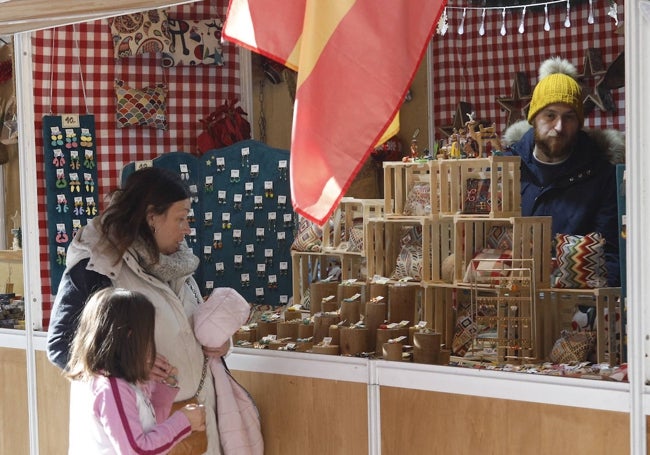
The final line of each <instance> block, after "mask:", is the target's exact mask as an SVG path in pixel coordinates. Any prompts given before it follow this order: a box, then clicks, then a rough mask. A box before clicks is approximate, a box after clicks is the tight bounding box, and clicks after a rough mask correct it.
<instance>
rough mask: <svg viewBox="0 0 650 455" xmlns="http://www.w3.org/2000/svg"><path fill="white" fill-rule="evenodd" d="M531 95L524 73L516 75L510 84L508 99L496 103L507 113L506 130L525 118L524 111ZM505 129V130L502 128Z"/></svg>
mask: <svg viewBox="0 0 650 455" xmlns="http://www.w3.org/2000/svg"><path fill="white" fill-rule="evenodd" d="M531 98H532V93H531V90H530V82H528V76H526V73H521V72H519V73H516V74H515V78H514V81H513V82H512V95H511V96H510V97H503V98H497V99H496V100H497V103H499V105H500V106H501V108H502V109H503V110H505V111H506V112H507V113H508V116H507V119H506V128H508V127H509V126H510V125H512V124H513V123H515V122H517V121H519V120H522V119H525V118H526V110H527V108H528V105H529V104H530V100H531ZM504 129H505V128H504Z"/></svg>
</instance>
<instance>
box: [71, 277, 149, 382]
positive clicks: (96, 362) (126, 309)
mask: <svg viewBox="0 0 650 455" xmlns="http://www.w3.org/2000/svg"><path fill="white" fill-rule="evenodd" d="M155 316H156V310H155V308H154V306H153V304H152V303H151V302H150V301H149V299H148V298H147V297H145V296H144V295H143V294H141V293H139V292H135V291H127V290H126V289H120V288H113V287H109V288H104V289H102V290H100V291H97V292H96V293H94V294H93V295H92V296H91V297H90V298H89V299H88V301H87V303H86V305H85V307H84V309H83V311H82V312H81V317H80V320H79V327H78V328H77V331H76V333H75V336H74V339H73V341H72V350H71V353H70V361H69V362H68V367H67V371H66V376H67V377H68V378H70V379H87V378H89V377H91V376H93V375H95V374H104V375H106V376H115V377H118V378H123V379H124V380H126V381H128V382H131V383H135V382H141V381H146V380H148V379H149V373H150V371H151V367H152V365H153V361H154V359H155V358H156V343H155V338H154V335H155Z"/></svg>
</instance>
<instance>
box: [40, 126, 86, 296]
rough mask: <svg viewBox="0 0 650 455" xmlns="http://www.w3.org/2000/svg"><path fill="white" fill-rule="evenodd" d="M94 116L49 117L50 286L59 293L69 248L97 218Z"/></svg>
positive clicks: (46, 135) (46, 136) (45, 130)
mask: <svg viewBox="0 0 650 455" xmlns="http://www.w3.org/2000/svg"><path fill="white" fill-rule="evenodd" d="M95 146H96V144H95V117H94V116H93V115H78V114H64V115H46V116H44V117H43V148H44V152H45V155H44V158H45V185H46V193H47V198H46V199H47V232H48V239H47V240H48V247H49V261H50V271H51V272H50V282H51V286H52V290H53V291H54V292H55V293H56V290H57V289H58V287H59V282H60V281H61V276H63V272H64V270H65V258H66V251H67V248H68V245H69V244H70V242H71V241H72V238H73V237H74V236H75V234H76V233H77V231H78V230H79V229H80V228H81V227H82V226H85V225H86V224H87V222H88V220H90V219H92V218H94V217H95V216H96V215H97V202H98V191H97V185H96V184H95V182H96V181H97V161H96V150H95Z"/></svg>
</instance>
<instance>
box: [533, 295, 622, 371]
mask: <svg viewBox="0 0 650 455" xmlns="http://www.w3.org/2000/svg"><path fill="white" fill-rule="evenodd" d="M541 295H542V299H543V304H544V305H546V307H547V308H548V310H546V311H545V312H544V316H545V320H544V331H545V345H544V350H545V354H546V357H548V354H549V353H550V352H551V349H552V348H553V344H554V343H555V340H557V339H558V338H560V334H561V332H562V330H567V331H569V332H571V331H573V327H572V325H571V322H572V319H573V315H574V313H575V311H576V308H577V306H578V305H584V306H591V307H594V308H595V311H596V319H595V326H596V337H597V338H596V361H597V362H599V363H609V364H610V365H619V364H621V363H624V362H626V361H627V359H626V358H625V349H624V347H625V346H624V342H625V329H624V327H623V324H622V320H623V317H622V316H623V315H622V314H621V312H622V311H623V308H622V307H621V288H597V289H558V288H550V289H543V290H542V292H541Z"/></svg>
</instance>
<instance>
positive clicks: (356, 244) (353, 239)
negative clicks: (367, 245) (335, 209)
mask: <svg viewBox="0 0 650 455" xmlns="http://www.w3.org/2000/svg"><path fill="white" fill-rule="evenodd" d="M348 251H354V252H359V251H363V221H360V222H356V221H355V222H354V223H353V224H352V227H350V230H349V231H348Z"/></svg>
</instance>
